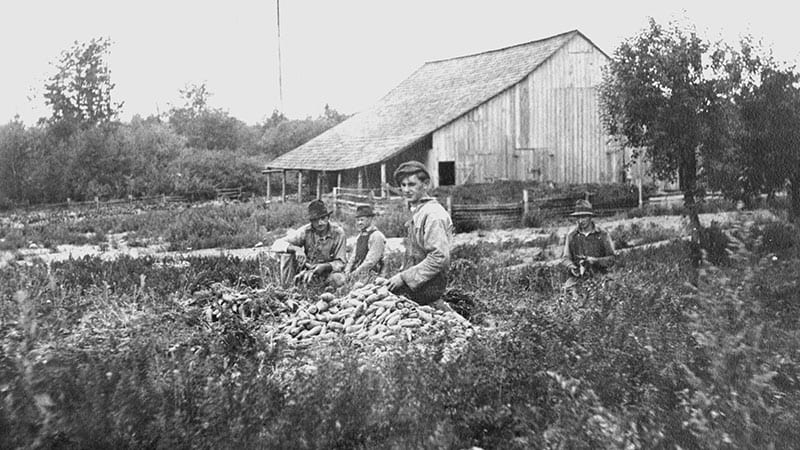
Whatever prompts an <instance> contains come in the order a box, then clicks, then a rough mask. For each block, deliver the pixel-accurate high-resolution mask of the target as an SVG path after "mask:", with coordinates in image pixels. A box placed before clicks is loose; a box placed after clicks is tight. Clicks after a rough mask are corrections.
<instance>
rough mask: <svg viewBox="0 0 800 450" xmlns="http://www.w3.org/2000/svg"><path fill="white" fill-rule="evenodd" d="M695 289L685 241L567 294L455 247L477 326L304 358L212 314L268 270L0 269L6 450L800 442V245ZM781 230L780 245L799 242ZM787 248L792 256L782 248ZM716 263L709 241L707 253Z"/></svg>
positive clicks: (729, 263)
mask: <svg viewBox="0 0 800 450" xmlns="http://www.w3.org/2000/svg"><path fill="white" fill-rule="evenodd" d="M731 234H732V235H733V236H734V237H738V238H739V239H740V240H741V245H738V247H737V248H736V250H735V251H734V252H733V254H732V256H730V257H729V256H726V255H727V253H725V252H719V251H717V253H718V255H717V256H720V255H721V256H720V257H719V258H715V260H718V261H719V263H720V264H719V266H711V265H707V266H706V267H704V269H703V271H702V274H701V276H700V283H699V286H698V287H692V286H691V285H688V284H687V283H686V280H688V279H689V275H690V274H689V270H690V264H689V263H688V260H687V258H686V256H685V255H686V254H687V251H686V248H684V244H683V243H675V244H673V245H669V246H666V247H662V248H658V249H651V250H647V251H639V252H632V253H630V254H629V255H628V256H626V258H625V259H623V260H622V261H621V262H620V264H619V266H618V267H617V268H616V269H615V270H614V271H613V274H612V276H611V277H609V278H604V279H597V280H592V281H589V282H585V283H583V284H581V285H580V286H579V287H578V288H577V290H575V291H574V292H566V293H565V292H562V291H561V290H560V288H559V286H560V275H559V274H558V273H557V272H553V271H552V270H551V269H549V268H543V267H540V268H531V269H529V270H527V271H523V272H517V273H514V274H509V273H507V272H505V271H504V270H502V268H501V267H500V266H499V265H494V264H493V263H492V262H491V261H490V260H489V261H487V260H486V259H484V258H481V256H482V253H483V251H479V250H480V249H477V250H476V249H471V248H465V249H463V250H461V251H459V252H458V253H457V254H456V255H455V259H454V262H453V267H454V279H453V280H452V283H451V287H452V289H451V291H450V293H449V294H448V295H449V296H450V297H451V298H460V299H462V301H464V302H465V303H466V304H470V303H471V304H472V306H471V307H470V308H469V309H470V313H471V320H472V321H473V323H475V324H477V325H478V326H477V327H476V331H475V333H474V334H473V335H472V336H468V337H465V336H450V335H447V334H445V335H441V336H437V337H433V338H431V339H428V340H426V341H425V342H410V343H400V344H378V343H374V344H368V343H364V342H357V341H347V340H342V341H340V342H334V343H330V344H324V345H323V344H320V345H316V346H312V347H310V348H306V349H292V348H288V347H286V346H285V345H283V344H282V343H281V342H273V341H270V340H269V339H267V330H268V328H269V317H268V315H267V317H266V318H264V319H262V320H258V321H251V320H243V319H240V318H238V316H233V315H230V316H224V317H223V320H221V321H219V322H214V323H207V322H205V321H204V320H203V318H202V317H201V314H200V310H199V309H195V308H192V307H191V306H188V305H189V302H187V299H190V298H191V295H192V293H193V292H195V291H198V290H201V289H205V288H207V287H208V286H210V285H211V284H212V283H216V282H222V283H226V284H228V285H231V286H234V287H236V286H239V287H240V288H241V289H245V288H247V287H253V288H256V287H258V288H262V289H261V290H260V291H259V292H261V294H260V295H261V296H262V299H261V300H262V301H263V302H264V303H265V305H267V306H268V305H269V304H270V302H275V301H281V295H282V294H281V291H280V290H278V289H276V288H274V287H272V285H271V284H270V283H271V281H272V279H273V277H274V269H275V267H274V265H273V264H272V263H267V262H264V261H262V262H258V261H239V260H236V259H223V258H195V259H188V260H186V261H166V262H158V261H156V260H152V259H138V260H134V259H128V258H123V259H120V260H117V261H114V262H103V261H100V260H98V259H88V258H87V259H83V260H77V261H67V262H63V263H53V264H52V266H51V268H50V269H49V270H48V268H47V267H44V266H32V267H27V266H10V267H6V268H4V269H2V270H0V344H2V353H0V400H1V401H2V403H0V404H1V405H2V407H1V408H0V442H4V443H5V444H4V445H5V446H7V447H10V448H16V447H26V446H30V447H41V448H64V447H66V448H124V447H137V448H138V447H148V448H170V447H173V448H188V447H200V448H343V449H344V448H348V449H349V448H468V447H470V446H480V447H483V448H520V449H522V448H543V447H545V448H546V447H559V448H561V447H566V448H620V447H621V448H630V447H633V448H654V447H656V448H658V447H663V448H674V447H675V446H680V447H682V448H698V447H699V448H728V447H730V448H733V447H738V448H741V447H748V448H753V447H756V448H761V447H768V446H770V445H774V446H775V447H776V448H786V447H792V446H793V445H794V443H796V442H800V428H798V427H797V426H796V425H797V423H798V420H799V419H798V415H800V413H799V412H798V411H800V354H799V353H798V348H800V334H799V333H798V330H799V329H800V327H799V325H800V299H799V298H798V292H800V290H798V287H799V286H798V283H799V281H798V274H797V270H796V267H797V264H798V262H800V257H799V256H798V243H797V242H796V240H792V239H794V236H796V233H794V230H793V229H791V228H789V227H788V226H787V225H783V224H772V225H770V224H767V225H758V226H754V227H753V228H752V229H741V230H732V232H731ZM787 239H789V240H788V241H787ZM787 244H789V245H787ZM712 251H714V250H713V249H712Z"/></svg>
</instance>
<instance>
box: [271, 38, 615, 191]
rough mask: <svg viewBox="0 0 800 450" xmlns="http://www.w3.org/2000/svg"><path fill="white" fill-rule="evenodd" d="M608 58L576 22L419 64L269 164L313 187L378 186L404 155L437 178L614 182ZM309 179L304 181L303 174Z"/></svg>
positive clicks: (438, 182) (455, 180) (460, 181)
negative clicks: (604, 98)
mask: <svg viewBox="0 0 800 450" xmlns="http://www.w3.org/2000/svg"><path fill="white" fill-rule="evenodd" d="M608 60H609V58H608V56H607V55H606V54H605V53H603V51H602V50H600V49H599V48H598V47H597V46H596V45H594V43H592V41H590V40H589V39H588V38H586V36H584V35H583V34H582V33H581V32H579V31H577V30H575V31H570V32H567V33H563V34H559V35H556V36H551V37H548V38H545V39H541V40H537V41H533V42H528V43H525V44H519V45H514V46H512V47H507V48H502V49H498V50H491V51H487V52H483V53H478V54H474V55H469V56H462V57H457V58H451V59H444V60H440V61H432V62H428V63H425V64H424V65H423V66H422V67H420V68H419V69H418V70H417V71H416V72H414V73H413V74H412V75H411V76H410V77H408V78H407V79H406V80H405V81H403V82H402V83H400V85H399V86H397V87H395V88H394V89H392V90H391V91H390V92H389V93H388V94H386V96H384V97H383V98H382V99H380V100H379V101H378V102H377V103H376V104H374V105H373V106H372V107H371V108H369V109H367V110H365V111H363V112H361V113H358V114H356V115H354V116H352V117H350V118H349V119H347V120H345V121H344V122H342V123H341V124H339V125H337V126H335V127H333V128H331V129H330V130H328V131H326V132H324V133H322V134H321V135H319V136H317V137H316V138H314V139H312V140H310V141H309V142H307V143H305V144H303V145H301V146H300V147H298V148H296V149H294V150H292V151H290V152H288V153H286V154H284V155H281V156H280V157H278V158H276V159H274V160H273V161H271V162H269V163H268V164H267V167H266V170H265V171H264V172H265V173H268V174H269V173H276V172H277V173H280V174H282V175H283V177H284V181H285V177H286V175H287V171H292V172H293V173H296V174H298V175H299V181H300V184H302V183H303V182H304V180H305V182H307V183H308V182H310V183H311V186H314V185H315V184H316V186H317V192H318V194H319V192H320V191H322V192H327V191H328V190H329V189H330V188H331V187H333V186H340V187H358V188H380V187H382V186H384V185H385V183H386V182H387V181H388V182H390V183H391V182H392V181H391V174H392V172H393V171H394V169H395V168H396V167H397V165H399V164H400V163H402V162H404V161H407V160H411V159H414V160H418V161H421V162H424V163H425V164H426V165H427V166H428V168H429V169H430V172H431V174H432V177H433V183H434V186H438V185H452V184H466V183H484V182H491V181H496V180H538V181H552V182H556V183H588V182H599V183H604V182H615V181H620V180H621V178H622V177H623V155H622V153H621V150H619V149H618V147H616V146H614V145H612V144H610V141H609V137H608V136H607V135H606V134H605V133H604V130H603V128H602V125H601V121H600V111H599V105H598V85H599V84H600V82H601V79H602V68H603V66H604V65H605V64H606V63H607V62H608ZM304 173H305V174H306V175H305V178H304V175H303V174H304Z"/></svg>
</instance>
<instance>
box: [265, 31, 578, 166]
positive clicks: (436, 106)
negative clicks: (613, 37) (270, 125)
mask: <svg viewBox="0 0 800 450" xmlns="http://www.w3.org/2000/svg"><path fill="white" fill-rule="evenodd" d="M577 35H580V36H583V35H582V34H581V33H580V32H579V31H577V30H573V31H569V32H566V33H562V34H559V35H556V36H551V37H548V38H545V39H540V40H537V41H532V42H528V43H524V44H519V45H514V46H511V47H506V48H502V49H498V50H491V51H487V52H483V53H477V54H473V55H468V56H462V57H457V58H449V59H443V60H438V61H431V62H427V63H425V64H424V65H423V66H422V67H420V68H419V69H417V71H415V72H414V73H413V74H411V76H409V77H408V78H407V79H406V80H404V81H403V82H402V83H400V85H398V86H397V87H395V88H394V89H392V90H391V91H389V93H388V94H386V95H385V96H384V97H383V98H382V99H380V100H379V101H378V102H377V103H376V104H374V105H373V106H372V107H370V108H369V109H367V110H365V111H363V112H361V113H358V114H356V115H354V116H352V117H350V118H348V119H347V120H345V121H344V122H342V123H340V124H338V125H336V126H335V127H333V128H331V129H329V130H327V131H325V132H324V133H322V134H320V135H319V136H317V137H315V138H314V139H311V140H310V141H308V142H306V143H305V144H303V145H301V146H300V147H297V148H296V149H294V150H292V151H290V152H288V153H285V154H283V155H281V156H279V157H278V158H276V159H274V160H272V161H271V162H269V163H268V164H267V167H269V168H276V169H303V170H320V171H321V170H326V171H337V170H346V169H354V168H357V167H362V166H366V165H370V164H375V163H379V162H381V161H385V160H387V159H389V158H391V157H393V156H395V155H397V154H398V153H400V152H402V151H403V150H405V149H407V148H408V147H409V146H411V145H413V144H414V143H416V142H417V141H419V140H421V139H423V138H425V137H426V136H427V135H429V134H430V133H432V132H434V131H435V130H437V129H439V128H441V127H442V126H444V125H447V124H448V123H450V122H452V121H453V120H455V119H457V118H458V117H460V116H462V115H463V114H465V113H467V112H469V111H470V110H472V109H474V108H475V107H477V106H479V105H481V104H482V103H485V102H486V101H488V100H489V99H491V98H492V97H494V96H496V95H497V94H499V93H501V92H502V91H504V90H506V89H507V88H509V87H511V86H513V85H514V84H516V83H518V82H519V81H521V80H522V79H524V78H525V77H526V76H528V75H529V74H530V73H531V72H533V71H534V70H536V68H537V67H539V66H540V65H541V64H542V63H544V62H545V61H546V60H547V59H549V58H550V57H551V56H552V55H553V54H554V53H556V52H557V51H558V50H559V49H560V48H561V47H563V46H564V44H566V43H567V42H568V41H569V40H571V39H572V38H574V37H575V36H577ZM583 37H584V38H585V36H583ZM587 40H588V39H587ZM590 42H591V41H590Z"/></svg>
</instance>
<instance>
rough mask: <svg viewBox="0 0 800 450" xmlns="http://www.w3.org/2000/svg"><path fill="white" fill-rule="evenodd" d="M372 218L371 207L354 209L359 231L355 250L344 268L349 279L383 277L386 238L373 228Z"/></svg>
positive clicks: (365, 206)
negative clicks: (370, 276)
mask: <svg viewBox="0 0 800 450" xmlns="http://www.w3.org/2000/svg"><path fill="white" fill-rule="evenodd" d="M374 218H375V213H374V212H373V211H372V207H371V206H369V205H362V206H359V207H358V208H356V227H358V231H359V233H358V238H357V239H356V249H355V252H354V253H353V257H352V258H350V259H349V260H348V261H347V266H345V268H344V274H345V275H347V276H348V277H350V278H354V279H360V278H365V277H368V276H369V275H383V270H384V262H383V250H384V248H385V246H386V236H384V235H383V233H381V232H380V230H378V229H377V228H376V227H375V224H374V223H373V222H374Z"/></svg>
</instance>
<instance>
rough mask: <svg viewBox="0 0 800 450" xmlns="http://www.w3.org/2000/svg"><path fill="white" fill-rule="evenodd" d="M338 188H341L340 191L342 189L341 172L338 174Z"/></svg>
mask: <svg viewBox="0 0 800 450" xmlns="http://www.w3.org/2000/svg"><path fill="white" fill-rule="evenodd" d="M336 187H337V188H340V189H341V187H342V172H341V171H340V172H339V173H337V174H336Z"/></svg>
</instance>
